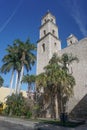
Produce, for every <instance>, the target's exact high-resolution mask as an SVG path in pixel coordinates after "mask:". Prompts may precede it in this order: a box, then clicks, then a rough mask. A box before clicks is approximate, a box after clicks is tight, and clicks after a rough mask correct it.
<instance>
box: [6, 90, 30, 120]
mask: <svg viewBox="0 0 87 130" xmlns="http://www.w3.org/2000/svg"><path fill="white" fill-rule="evenodd" d="M4 113H5V114H6V115H10V116H26V117H29V118H30V117H31V115H32V114H31V112H30V109H29V106H28V107H27V104H26V99H25V98H24V97H23V95H22V93H20V94H19V95H17V94H12V95H11V96H9V97H8V98H7V101H6V108H5V109H4Z"/></svg>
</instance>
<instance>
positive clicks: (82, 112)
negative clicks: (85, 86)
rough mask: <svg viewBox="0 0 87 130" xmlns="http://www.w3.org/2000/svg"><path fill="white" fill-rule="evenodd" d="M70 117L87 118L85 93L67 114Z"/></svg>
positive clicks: (86, 97)
mask: <svg viewBox="0 0 87 130" xmlns="http://www.w3.org/2000/svg"><path fill="white" fill-rule="evenodd" d="M69 116H70V117H71V118H75V119H76V118H81V119H87V94H86V95H85V96H84V97H83V98H82V99H81V100H80V101H79V103H78V104H77V105H76V106H75V107H74V108H73V110H72V111H71V113H70V114H69Z"/></svg>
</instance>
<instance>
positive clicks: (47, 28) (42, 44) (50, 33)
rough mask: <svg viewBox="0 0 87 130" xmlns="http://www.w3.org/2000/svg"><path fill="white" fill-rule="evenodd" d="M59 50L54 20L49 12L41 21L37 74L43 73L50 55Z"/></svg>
mask: <svg viewBox="0 0 87 130" xmlns="http://www.w3.org/2000/svg"><path fill="white" fill-rule="evenodd" d="M59 50H61V41H60V40H59V34H58V27H57V25H56V18H55V16H53V15H52V14H51V13H50V12H49V11H48V12H47V13H46V15H45V16H44V17H43V18H42V20H41V26H40V36H39V40H38V42H37V74H40V73H42V72H43V71H44V69H43V68H44V67H45V66H46V65H47V64H48V62H49V60H50V59H51V57H52V55H53V54H54V53H55V52H57V53H58V51H59Z"/></svg>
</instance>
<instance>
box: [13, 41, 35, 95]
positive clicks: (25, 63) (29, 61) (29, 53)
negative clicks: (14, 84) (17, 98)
mask: <svg viewBox="0 0 87 130" xmlns="http://www.w3.org/2000/svg"><path fill="white" fill-rule="evenodd" d="M15 44H16V46H18V48H19V56H20V61H21V72H20V81H19V85H18V93H19V92H20V88H21V82H22V77H23V73H24V67H25V68H26V70H27V72H28V71H29V70H31V67H32V65H34V63H35V60H36V56H35V54H34V53H33V51H34V50H36V47H35V45H34V44H31V42H30V41H29V39H28V40H26V41H25V42H22V41H21V40H19V39H18V40H15Z"/></svg>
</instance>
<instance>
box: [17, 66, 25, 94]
mask: <svg viewBox="0 0 87 130" xmlns="http://www.w3.org/2000/svg"><path fill="white" fill-rule="evenodd" d="M23 73H24V64H23V65H22V69H21V74H20V80H19V85H18V94H19V93H20V90H21V84H22V83H21V81H22V78H23Z"/></svg>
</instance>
